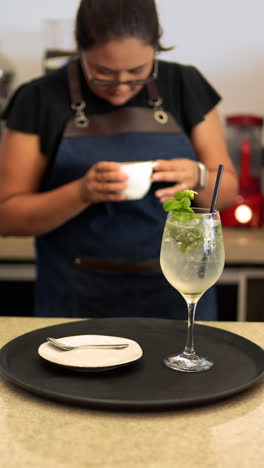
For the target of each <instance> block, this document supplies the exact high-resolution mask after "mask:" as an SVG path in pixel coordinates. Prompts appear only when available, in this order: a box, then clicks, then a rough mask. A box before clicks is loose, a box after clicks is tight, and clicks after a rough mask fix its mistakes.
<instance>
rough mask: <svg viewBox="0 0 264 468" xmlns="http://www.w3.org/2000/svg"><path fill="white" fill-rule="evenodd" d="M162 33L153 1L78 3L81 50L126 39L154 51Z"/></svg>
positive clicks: (125, 0) (108, 0)
mask: <svg viewBox="0 0 264 468" xmlns="http://www.w3.org/2000/svg"><path fill="white" fill-rule="evenodd" d="M161 35H162V30H161V27H160V24H159V19H158V13H157V9H156V5H155V1H154V0H81V3H80V5H79V8H78V11H77V15H76V39H77V44H78V47H79V48H80V49H83V50H87V49H90V48H92V47H93V46H95V45H96V44H99V43H101V44H104V43H106V42H108V41H110V40H118V39H123V38H127V37H134V38H139V39H142V40H143V41H145V42H146V43H147V44H149V45H151V46H153V48H154V49H155V50H157V51H165V50H170V49H171V48H165V47H162V45H161V44H160V38H161Z"/></svg>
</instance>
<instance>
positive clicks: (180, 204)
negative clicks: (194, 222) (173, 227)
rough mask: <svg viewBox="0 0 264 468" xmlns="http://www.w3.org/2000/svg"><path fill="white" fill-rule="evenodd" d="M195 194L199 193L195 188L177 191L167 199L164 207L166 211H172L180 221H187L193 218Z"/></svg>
mask: <svg viewBox="0 0 264 468" xmlns="http://www.w3.org/2000/svg"><path fill="white" fill-rule="evenodd" d="M194 195H198V194H197V192H194V191H193V190H184V192H176V193H175V194H174V195H173V196H174V198H173V199H171V200H166V201H165V202H164V203H163V209H164V210H165V211H171V212H172V216H173V218H175V219H177V220H178V221H182V222H183V223H184V222H187V221H189V220H190V219H191V218H193V217H194V216H195V215H194V211H193V210H192V208H191V207H190V206H191V200H193V199H194Z"/></svg>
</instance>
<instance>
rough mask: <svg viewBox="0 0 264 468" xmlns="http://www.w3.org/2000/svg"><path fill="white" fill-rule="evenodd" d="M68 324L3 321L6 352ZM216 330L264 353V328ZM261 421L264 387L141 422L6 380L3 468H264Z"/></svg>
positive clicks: (0, 408)
mask: <svg viewBox="0 0 264 468" xmlns="http://www.w3.org/2000/svg"><path fill="white" fill-rule="evenodd" d="M68 321H70V319H41V318H32V317H30V318H26V317H25V318H24V317H22V318H18V317H0V346H2V345H4V344H5V343H7V342H8V341H9V340H11V339H13V338H15V337H16V336H18V335H21V334H23V333H26V332H29V331H31V330H33V329H37V328H40V327H45V326H48V325H53V324H56V323H62V322H68ZM210 324H211V325H213V326H216V327H219V328H224V329H226V330H229V331H232V332H234V333H238V334H239V335H242V336H244V337H246V338H248V339H250V340H252V341H254V342H255V343H257V344H258V345H260V346H264V323H252V322H251V323H246V322H245V323H232V322H221V323H219V322H215V323H210ZM208 325H209V323H208ZM263 420H264V381H263V379H262V380H261V381H260V382H259V383H257V384H256V385H254V386H253V387H251V388H250V389H249V390H247V391H245V392H243V393H241V394H239V395H237V396H235V397H232V398H229V399H226V400H223V401H219V402H218V403H214V404H211V405H208V406H203V407H197V408H189V409H180V410H170V411H165V412H156V413H154V412H153V413H147V414H142V413H123V412H119V413H115V412H106V411H99V410H89V409H87V408H79V407H74V406H68V405H67V404H62V403H56V402H53V401H49V400H45V399H42V398H40V397H37V396H36V395H33V394H31V393H29V392H26V391H24V390H22V389H20V388H19V387H16V386H15V385H13V384H11V383H10V382H9V381H7V380H6V379H5V378H3V377H2V376H0V421H1V423H0V428H1V429H0V431H1V437H0V450H1V466H3V467H4V468H18V467H19V468H24V467H27V468H57V467H63V468H85V467H91V468H95V467H100V468H135V467H136V468H175V467H179V468H192V467H195V468H199V467H203V468H207V467H210V468H211V467H212V468H229V467H230V468H234V467H240V468H260V467H261V466H262V462H263V458H264V445H263Z"/></svg>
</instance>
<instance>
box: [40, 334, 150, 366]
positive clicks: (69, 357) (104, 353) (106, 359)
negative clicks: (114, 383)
mask: <svg viewBox="0 0 264 468" xmlns="http://www.w3.org/2000/svg"><path fill="white" fill-rule="evenodd" d="M56 338H57V337H56ZM57 339H59V340H60V341H62V342H63V343H65V344H69V345H72V346H79V345H84V344H88V343H89V344H99V343H106V344H107V343H129V346H128V347H127V348H123V349H87V348H84V349H76V350H72V351H64V350H61V349H59V348H56V347H55V346H54V345H52V344H51V343H49V342H47V341H46V342H45V343H42V344H41V345H40V347H39V349H38V353H39V355H40V356H41V357H42V358H43V359H46V360H47V361H49V362H52V363H53V364H58V365H60V366H65V367H70V368H76V369H79V370H100V369H101V370H103V369H106V368H112V367H117V366H123V365H124V364H129V363H130V362H134V361H136V360H138V359H140V358H141V356H142V354H143V351H142V349H141V347H140V346H139V344H138V343H137V342H136V341H133V340H130V339H128V338H121V337H117V336H105V335H76V336H66V337H62V338H57Z"/></svg>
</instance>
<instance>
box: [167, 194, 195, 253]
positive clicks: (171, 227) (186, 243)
mask: <svg viewBox="0 0 264 468" xmlns="http://www.w3.org/2000/svg"><path fill="white" fill-rule="evenodd" d="M194 195H197V192H194V191H193V190H184V192H176V193H175V194H174V198H173V199H171V200H166V201H165V202H164V203H163V209H164V210H165V211H170V213H171V217H172V218H173V219H175V220H176V221H177V222H180V224H181V223H187V222H188V221H190V220H192V219H194V218H200V217H201V216H200V215H199V214H195V213H194V211H193V210H192V208H191V200H193V199H194ZM165 236H168V239H173V242H174V245H175V246H176V247H177V248H178V249H179V250H180V251H181V252H182V253H184V254H188V253H189V252H191V251H192V250H193V248H194V247H196V246H198V245H199V244H200V243H201V242H202V236H203V231H202V229H201V226H195V227H194V226H190V227H188V226H186V227H185V228H184V229H183V228H182V227H181V226H180V225H178V226H177V224H171V223H167V225H166V228H165Z"/></svg>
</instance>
